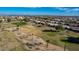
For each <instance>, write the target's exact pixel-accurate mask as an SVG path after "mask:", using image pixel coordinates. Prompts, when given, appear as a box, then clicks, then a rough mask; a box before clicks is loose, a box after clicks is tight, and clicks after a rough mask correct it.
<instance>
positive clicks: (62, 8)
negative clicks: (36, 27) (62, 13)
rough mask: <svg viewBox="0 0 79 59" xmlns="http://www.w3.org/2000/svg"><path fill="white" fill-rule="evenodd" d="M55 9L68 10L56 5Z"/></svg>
mask: <svg viewBox="0 0 79 59" xmlns="http://www.w3.org/2000/svg"><path fill="white" fill-rule="evenodd" d="M56 9H58V10H68V8H64V7H56Z"/></svg>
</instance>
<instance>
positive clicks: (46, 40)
mask: <svg viewBox="0 0 79 59" xmlns="http://www.w3.org/2000/svg"><path fill="white" fill-rule="evenodd" d="M46 42H47V44H46V47H47V48H48V43H49V42H50V41H49V40H46Z"/></svg>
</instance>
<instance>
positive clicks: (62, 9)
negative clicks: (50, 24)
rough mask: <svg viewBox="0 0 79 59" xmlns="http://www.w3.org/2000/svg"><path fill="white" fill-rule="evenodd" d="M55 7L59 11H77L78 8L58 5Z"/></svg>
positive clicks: (78, 10)
mask: <svg viewBox="0 0 79 59" xmlns="http://www.w3.org/2000/svg"><path fill="white" fill-rule="evenodd" d="M56 9H58V10H61V11H64V12H79V8H71V7H58V8H56Z"/></svg>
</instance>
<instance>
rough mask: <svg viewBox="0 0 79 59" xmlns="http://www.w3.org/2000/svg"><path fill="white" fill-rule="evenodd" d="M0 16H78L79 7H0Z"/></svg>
mask: <svg viewBox="0 0 79 59" xmlns="http://www.w3.org/2000/svg"><path fill="white" fill-rule="evenodd" d="M0 15H57V16H79V7H0Z"/></svg>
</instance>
